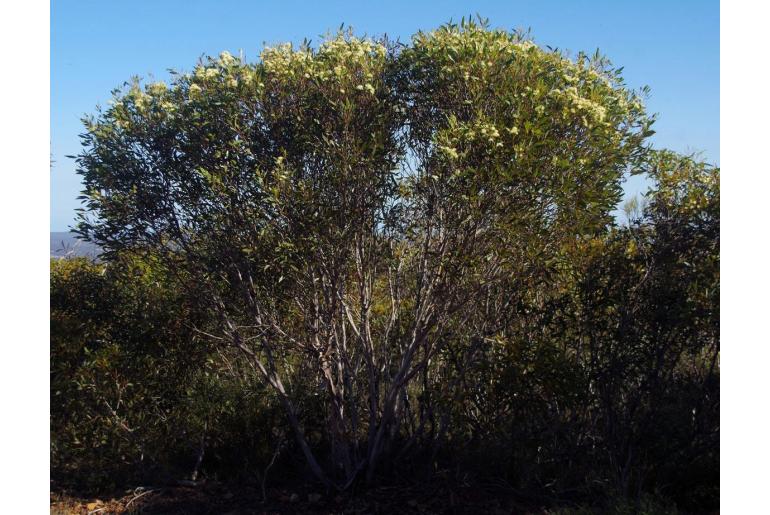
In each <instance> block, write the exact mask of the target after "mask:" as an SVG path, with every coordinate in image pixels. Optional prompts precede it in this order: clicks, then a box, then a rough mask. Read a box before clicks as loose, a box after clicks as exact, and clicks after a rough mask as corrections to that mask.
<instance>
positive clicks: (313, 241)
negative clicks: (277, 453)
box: [78, 22, 651, 488]
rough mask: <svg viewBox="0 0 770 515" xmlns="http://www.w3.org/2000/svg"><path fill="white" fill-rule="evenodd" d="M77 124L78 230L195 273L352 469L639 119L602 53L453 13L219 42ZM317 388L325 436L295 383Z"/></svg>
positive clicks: (556, 229) (605, 207)
mask: <svg viewBox="0 0 770 515" xmlns="http://www.w3.org/2000/svg"><path fill="white" fill-rule="evenodd" d="M85 123H86V129H87V130H86V133H85V134H84V136H83V143H84V146H85V149H84V151H83V153H82V154H81V155H80V156H79V157H78V162H79V167H80V173H81V175H82V176H83V181H84V186H85V191H84V197H83V198H84V203H85V208H84V209H83V211H82V213H81V221H80V226H79V227H80V231H81V233H82V234H83V235H84V236H85V237H87V238H90V239H92V240H94V241H97V242H99V243H100V244H101V245H102V246H103V247H104V248H105V249H106V252H107V257H109V256H110V255H112V254H115V253H119V252H124V251H126V250H131V251H141V252H148V253H151V254H153V256H155V258H156V259H158V260H160V261H161V262H163V263H165V265H166V266H167V267H168V268H169V269H170V270H173V271H174V273H175V274H176V276H177V278H178V280H179V284H180V285H181V286H182V287H185V288H188V289H190V290H191V291H195V292H197V297H198V299H199V300H200V302H201V303H202V304H204V305H206V306H207V307H208V308H209V309H210V311H211V312H212V313H213V314H214V316H215V318H216V320H217V324H216V327H215V328H213V329H209V328H198V329H199V330H200V331H201V332H205V335H206V336H207V337H209V338H210V339H211V340H212V341H214V342H218V343H219V344H221V345H222V346H223V347H225V348H227V349H230V350H231V351H234V352H235V353H237V354H238V355H240V357H241V358H242V359H243V360H244V361H245V362H246V363H248V364H249V365H251V366H252V367H253V368H254V370H255V371H256V372H258V374H260V375H261V377H262V378H263V379H264V381H265V382H266V383H267V384H269V385H270V386H271V387H272V388H273V389H274V391H275V392H276V394H277V395H278V397H279V398H280V400H281V403H282V404H283V407H284V409H285V411H286V414H287V416H288V419H289V421H290V424H291V426H292V428H293V430H294V433H295V436H296V439H297V442H298V444H299V446H300V447H301V449H302V451H303V452H304V455H305V457H306V459H307V462H308V464H309V466H310V467H311V469H312V471H313V472H314V474H315V475H316V476H317V477H318V478H319V479H320V480H321V481H323V482H325V483H327V484H330V485H332V484H333V485H335V486H337V487H340V488H344V487H346V486H348V485H350V484H351V483H352V482H353V481H354V480H355V479H356V478H357V477H358V476H359V475H360V473H361V472H363V471H364V470H366V472H367V476H368V477H369V478H371V477H372V475H373V474H374V473H375V472H376V470H377V467H378V463H379V462H380V460H381V456H382V455H383V454H384V453H387V452H395V446H394V445H393V444H395V443H396V440H398V439H399V436H400V435H402V433H404V432H405V431H406V429H405V428H404V426H403V424H402V422H408V421H409V420H410V419H413V418H414V417H415V415H414V413H413V412H412V409H413V404H414V403H413V402H412V400H410V392H413V391H414V388H413V387H414V385H415V384H416V378H418V377H421V378H422V382H421V383H422V384H423V385H424V387H423V389H424V391H423V393H425V394H428V393H429V390H430V389H431V388H432V387H431V382H435V381H436V380H439V379H438V376H436V375H435V373H434V372H433V371H434V369H435V368H436V363H437V358H438V355H439V354H440V353H441V351H442V349H443V348H444V347H445V345H446V343H447V342H448V341H449V340H450V339H452V338H455V337H456V335H457V334H458V332H459V333H462V334H463V335H470V336H474V335H475V336H489V335H492V334H494V332H495V328H494V327H491V326H489V323H488V321H489V320H490V317H489V316H486V317H480V316H479V312H480V310H486V312H487V313H489V312H490V310H493V309H497V310H498V311H501V310H504V309H505V305H506V304H505V302H506V299H507V298H508V295H509V294H508V293H507V292H508V291H509V290H510V279H511V276H512V275H513V274H517V273H531V270H532V269H534V268H537V267H538V266H539V265H540V264H541V263H542V262H543V260H544V259H545V257H546V256H547V255H548V253H549V252H550V251H551V249H552V248H553V247H554V246H555V245H556V244H557V242H558V241H560V239H562V238H564V237H574V236H576V235H581V234H584V233H586V232H591V231H597V230H600V229H601V228H602V227H603V226H604V225H605V224H607V223H608V222H609V220H610V218H609V211H610V209H611V208H612V207H613V206H614V205H615V203H616V202H617V200H618V197H619V193H620V181H621V178H622V175H623V173H624V172H625V171H627V170H628V169H629V168H630V167H633V166H635V165H636V164H637V163H638V161H639V160H641V159H642V158H643V157H644V154H645V147H644V138H645V137H646V136H648V135H649V133H650V131H649V125H650V123H651V121H650V119H649V118H648V117H647V116H646V115H645V114H644V110H643V107H642V104H641V102H640V99H639V98H638V96H637V95H635V94H634V93H632V92H630V91H628V89H627V88H626V87H625V86H624V84H623V83H622V80H621V79H620V77H619V75H618V74H617V73H616V72H614V71H613V70H612V69H611V68H609V66H608V65H607V63H605V62H604V61H602V60H601V59H600V58H598V56H597V57H596V58H595V59H589V58H587V57H586V56H584V55H580V56H578V58H577V59H576V60H574V61H573V60H570V59H568V58H567V57H565V56H564V55H562V54H561V53H558V52H555V51H546V50H543V49H541V48H539V47H537V46H536V45H535V44H534V43H532V42H530V41H527V40H525V39H524V38H522V37H521V36H520V35H518V34H511V33H508V32H505V31H497V30H488V29H487V28H486V26H485V25H483V24H481V25H479V24H474V23H471V22H468V23H463V24H461V25H460V26H456V25H447V26H444V27H441V28H440V29H438V30H436V31H434V32H431V33H418V34H417V35H415V36H414V38H413V40H412V41H411V43H410V44H406V45H398V44H392V43H388V42H387V41H385V40H380V41H374V40H370V39H366V38H357V37H354V36H353V35H352V34H350V33H340V34H338V35H336V36H334V37H331V38H328V39H327V40H325V41H324V42H323V43H322V44H321V45H320V46H319V47H318V48H312V47H311V46H310V45H309V44H303V45H301V46H300V47H297V48H295V47H293V46H291V45H280V46H277V47H273V48H266V49H265V50H264V51H263V53H262V55H261V59H260V60H259V62H257V63H251V64H250V63H246V62H243V61H242V60H240V59H237V58H234V57H233V56H231V55H230V54H227V53H223V54H222V55H220V56H219V58H218V59H208V60H207V61H205V62H201V63H200V64H199V65H198V66H197V67H196V68H195V70H194V72H193V73H191V74H185V75H177V76H176V78H175V80H174V81H173V83H172V84H171V85H170V86H166V85H165V84H163V83H154V84H150V85H147V86H145V87H142V86H141V84H140V83H139V82H138V81H135V82H134V83H132V84H130V85H128V87H127V88H126V89H124V90H120V91H116V92H115V99H114V102H113V104H112V105H111V106H110V107H109V108H107V109H105V110H103V111H100V112H99V113H98V115H97V116H96V117H93V118H90V119H87V120H86V121H85ZM485 320H486V321H485ZM492 325H494V324H492ZM319 392H323V395H322V398H323V399H324V405H325V408H326V427H325V428H324V433H325V439H326V442H327V443H328V444H329V445H328V447H329V449H330V453H329V455H328V456H326V457H323V458H319V457H318V456H317V455H316V453H317V450H318V447H317V446H316V447H315V448H314V446H313V445H312V442H311V441H310V440H309V437H308V435H307V433H306V431H305V428H304V420H303V413H302V410H301V409H300V404H299V403H300V401H299V400H300V399H301V398H302V397H303V396H307V395H309V394H311V393H314V394H318V393H319ZM422 399H424V401H423V402H426V403H429V400H427V397H424V396H423V397H422ZM420 426H422V424H420ZM402 430H403V431H402ZM410 431H412V436H415V435H417V434H418V433H420V430H410ZM410 442H413V439H408V441H407V445H409V444H410Z"/></svg>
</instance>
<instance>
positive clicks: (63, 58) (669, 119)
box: [51, 0, 719, 231]
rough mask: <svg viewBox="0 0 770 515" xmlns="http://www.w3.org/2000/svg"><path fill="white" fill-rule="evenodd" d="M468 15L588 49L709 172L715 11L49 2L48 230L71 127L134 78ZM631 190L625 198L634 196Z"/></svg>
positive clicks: (712, 1) (62, 194) (65, 179)
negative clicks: (637, 92) (225, 54)
mask: <svg viewBox="0 0 770 515" xmlns="http://www.w3.org/2000/svg"><path fill="white" fill-rule="evenodd" d="M475 13H479V14H480V15H481V16H483V17H486V18H489V21H490V24H491V25H492V26H493V27H499V28H506V29H514V28H524V29H526V28H531V29H532V35H533V37H534V39H535V41H536V42H537V43H538V44H540V45H550V46H552V47H558V48H561V49H567V50H570V51H572V52H573V53H576V52H577V51H579V50H585V51H586V52H593V51H594V50H595V49H597V48H599V49H600V51H601V52H602V53H603V54H605V55H607V56H608V57H609V58H610V59H611V60H612V61H613V63H615V64H616V65H618V66H623V67H624V76H625V78H626V82H627V83H628V84H629V85H630V86H631V87H634V88H639V87H641V86H644V85H648V86H650V88H651V90H652V92H651V97H650V98H649V99H648V101H647V106H648V110H649V111H650V112H654V113H658V114H659V118H658V122H657V123H656V126H655V129H656V131H657V134H656V135H655V136H654V137H653V142H654V143H655V145H656V146H657V147H667V148H671V149H674V150H677V151H681V152H692V151H699V152H702V155H703V157H704V158H705V159H707V160H708V161H710V162H713V163H717V164H718V163H719V2H718V0H678V1H658V0H647V1H645V2H630V1H621V0H615V1H593V2H581V1H577V0H573V1H510V0H509V1H479V2H456V1H417V0H411V1H402V0H390V1H387V2H362V1H360V0H359V1H355V2H354V1H326V2H320V1H316V2H312V1H289V0H285V1H270V2H267V1H255V0H252V1H247V0H241V1H235V0H206V1H203V0H184V1H180V0H133V1H130V2H127V1H123V2H113V1H105V0H55V1H52V2H51V152H52V157H53V159H54V163H53V166H52V169H51V230H53V231H63V230H67V229H68V228H69V227H70V226H71V225H72V224H73V223H74V210H75V208H76V207H78V206H79V203H78V201H77V200H76V197H77V195H78V194H79V191H80V181H79V177H78V176H77V175H76V174H75V164H74V162H73V160H71V159H68V158H65V157H64V156H65V155H67V154H77V153H79V151H80V148H81V147H80V142H79V138H78V134H80V133H81V124H80V118H81V117H82V115H83V114H86V113H92V112H93V111H94V107H95V106H96V104H102V105H105V104H106V102H107V101H108V100H109V98H110V91H111V90H112V89H113V88H115V87H118V86H120V85H121V84H122V83H123V82H124V81H126V80H128V79H129V78H130V77H132V76H134V75H140V76H143V77H154V78H155V79H157V80H164V79H166V80H167V79H168V73H167V72H166V70H167V69H168V68H175V69H177V70H182V71H184V70H190V69H191V68H192V67H193V65H194V64H195V62H196V61H197V59H198V57H199V56H201V55H203V54H208V55H217V54H219V53H220V52H221V51H222V50H228V51H230V52H231V53H233V54H234V55H237V54H238V52H239V51H240V50H243V52H244V54H245V56H246V58H247V59H248V60H255V59H256V58H257V57H258V55H259V51H260V49H261V47H262V45H263V43H267V44H273V43H278V42H283V41H293V42H300V41H302V39H304V38H305V37H307V38H311V39H313V40H314V41H318V40H319V36H320V35H322V34H324V33H326V32H327V31H329V30H332V31H334V30H336V29H337V28H338V27H339V26H340V24H341V23H343V22H344V23H345V24H346V25H349V26H352V27H354V29H355V30H356V33H358V34H363V33H366V34H369V35H381V34H385V33H387V34H388V36H390V37H392V38H396V37H398V38H400V39H402V40H407V39H408V38H409V37H410V36H411V35H412V34H413V33H415V32H416V31H417V30H420V29H423V30H429V29H432V28H435V27H437V26H439V25H441V24H442V23H444V22H446V21H449V20H450V19H454V20H459V19H460V18H461V17H462V16H467V15H468V14H475ZM643 188H644V185H643V183H642V182H641V181H639V180H634V181H632V182H629V183H628V184H627V185H626V191H627V194H633V193H635V192H638V191H641V190H642V189H643Z"/></svg>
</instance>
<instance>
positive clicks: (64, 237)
mask: <svg viewBox="0 0 770 515" xmlns="http://www.w3.org/2000/svg"><path fill="white" fill-rule="evenodd" d="M100 253H101V250H100V249H99V246H98V245H95V244H93V243H90V242H86V241H83V240H80V239H78V237H77V235H75V234H73V233H71V232H52V233H51V257H52V258H68V257H90V258H96V257H98V256H99V254H100Z"/></svg>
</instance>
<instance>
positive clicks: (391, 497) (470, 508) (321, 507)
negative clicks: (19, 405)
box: [51, 483, 548, 515]
mask: <svg viewBox="0 0 770 515" xmlns="http://www.w3.org/2000/svg"><path fill="white" fill-rule="evenodd" d="M113 513H115V514H129V513H131V514H134V513H136V514H139V513H146V514H186V515H187V514H189V515H198V514H218V515H241V514H264V515H268V514H271V515H272V514H300V513H313V514H329V515H331V514H400V513H404V514H410V513H414V514H417V513H420V514H434V513H435V514H444V513H445V514H455V513H456V514H461V513H462V514H466V513H467V514H476V513H478V514H489V515H502V514H512V513H517V514H518V513H523V514H524V513H526V514H536V513H538V514H545V513H548V511H546V510H545V509H542V508H537V507H532V506H529V507H526V506H523V505H521V504H519V503H516V502H514V501H513V500H512V499H511V497H510V495H506V494H505V493H504V492H500V491H494V489H482V488H479V487H455V488H451V489H447V488H441V487H438V488H436V487H430V486H424V487H381V488H376V489H370V490H368V491H366V493H365V494H359V495H355V494H349V493H343V494H340V493H336V492H329V493H326V492H322V491H311V490H308V491H289V490H270V491H269V492H268V498H267V500H266V501H264V500H263V499H262V494H261V491H260V489H259V488H258V487H249V486H242V485H239V486H237V487H233V486H228V485H224V484H217V483H209V484H205V485H201V486H196V487H188V486H173V487H160V488H151V487H147V488H142V487H140V488H137V489H134V490H129V491H127V492H125V493H124V495H122V496H121V495H116V496H110V497H104V498H101V499H83V498H78V497H74V496H69V495H66V494H61V493H52V494H51V514H56V515H65V514H66V515H69V514H77V515H96V514H99V515H102V514H113Z"/></svg>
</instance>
